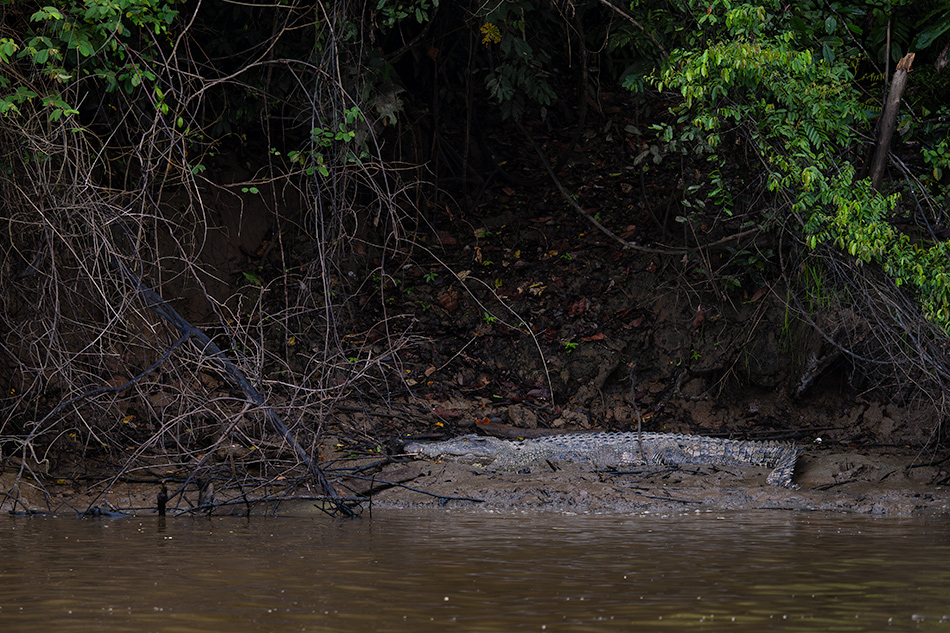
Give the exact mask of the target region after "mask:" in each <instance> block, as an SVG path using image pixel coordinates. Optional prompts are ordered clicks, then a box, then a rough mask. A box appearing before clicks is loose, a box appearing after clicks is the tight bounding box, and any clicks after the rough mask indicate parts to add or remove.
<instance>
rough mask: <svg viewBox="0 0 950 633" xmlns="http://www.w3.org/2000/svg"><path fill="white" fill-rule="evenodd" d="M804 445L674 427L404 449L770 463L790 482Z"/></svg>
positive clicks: (484, 456)
mask: <svg viewBox="0 0 950 633" xmlns="http://www.w3.org/2000/svg"><path fill="white" fill-rule="evenodd" d="M801 450H802V449H801V448H799V447H797V446H795V445H794V444H788V443H784V442H746V441H741V440H724V439H718V438H713V437H704V436H702V435H680V434H675V433H569V434H564V435H549V436H546V437H540V438H536V439H530V440H521V441H509V440H500V439H498V438H494V437H485V436H480V435H463V436H461V437H457V438H454V439H451V440H446V441H444V442H412V443H410V444H408V445H406V452H407V453H410V454H412V455H413V456H415V457H416V458H418V459H431V460H450V461H459V462H462V463H467V464H475V465H478V466H483V467H485V468H487V469H488V470H493V471H523V470H530V469H531V468H532V467H536V466H546V465H547V464H550V465H553V466H556V465H557V464H558V463H573V464H578V465H580V466H585V467H588V468H592V469H611V468H623V467H626V466H643V465H648V464H665V465H671V466H681V465H687V464H693V465H715V466H766V467H768V468H773V469H774V470H773V471H772V472H771V473H769V476H768V478H767V479H766V481H767V482H768V483H770V484H772V485H774V486H785V487H786V488H797V487H798V486H797V485H796V484H794V483H792V474H793V473H794V471H795V462H796V460H797V459H798V455H799V454H800V453H801Z"/></svg>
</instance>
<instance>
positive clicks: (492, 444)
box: [406, 435, 507, 466]
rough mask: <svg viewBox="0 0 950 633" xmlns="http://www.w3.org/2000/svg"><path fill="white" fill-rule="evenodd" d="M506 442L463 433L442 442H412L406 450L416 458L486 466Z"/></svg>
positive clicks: (499, 452) (493, 459) (407, 445)
mask: <svg viewBox="0 0 950 633" xmlns="http://www.w3.org/2000/svg"><path fill="white" fill-rule="evenodd" d="M506 446H507V443H506V442H505V441H504V440H500V439H498V438H496V437H484V436H482V435H463V436H461V437H456V438H454V439H451V440H446V441H444V442H412V443H409V444H406V452H407V453H409V454H410V455H412V456H413V457H415V458H416V459H431V460H442V459H451V460H452V461H454V462H461V463H463V464H478V465H480V466H487V465H488V464H491V463H492V462H493V461H495V460H496V459H497V458H498V456H499V455H500V454H501V452H502V451H503V450H504V449H505V447H506Z"/></svg>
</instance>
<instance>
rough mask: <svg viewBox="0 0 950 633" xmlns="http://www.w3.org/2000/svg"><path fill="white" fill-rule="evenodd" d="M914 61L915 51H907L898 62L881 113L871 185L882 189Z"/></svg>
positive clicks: (872, 164) (872, 161) (872, 165)
mask: <svg viewBox="0 0 950 633" xmlns="http://www.w3.org/2000/svg"><path fill="white" fill-rule="evenodd" d="M913 63H914V53H907V54H906V55H904V57H903V58H902V59H901V60H900V61H899V62H897V69H896V70H895V71H894V78H893V79H891V89H890V90H889V91H888V93H887V102H886V103H885V104H884V113H883V114H882V115H881V129H880V132H879V134H878V137H877V147H876V148H875V150H874V158H873V159H872V160H871V186H872V187H874V188H875V189H880V187H881V180H882V179H883V178H884V165H885V164H886V163H887V152H888V149H889V148H890V146H891V137H892V136H894V127H895V126H896V125H897V112H898V111H899V110H900V105H901V96H903V94H904V88H905V87H906V86H907V74H908V72H909V71H910V67H911V64H913Z"/></svg>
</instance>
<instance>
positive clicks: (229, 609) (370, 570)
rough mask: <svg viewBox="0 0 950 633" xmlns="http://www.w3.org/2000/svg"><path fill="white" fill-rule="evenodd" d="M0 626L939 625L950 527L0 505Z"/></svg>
mask: <svg viewBox="0 0 950 633" xmlns="http://www.w3.org/2000/svg"><path fill="white" fill-rule="evenodd" d="M0 552H2V556H0V631H3V632H4V633H8V632H12V631H17V632H19V631H44V632H46V631H56V632H59V633H65V632H70V631H103V630H108V631H136V632H140V631H168V632H179V631H180V632H187V631H215V632H219V631H227V632H228V633H243V632H245V631H255V632H261V631H264V632H266V631H275V632H277V631H279V632H284V631H359V632H376V631H394V632H398V631H407V632H410V631H411V632H413V633H415V632H421V631H440V632H442V631H478V632H493V631H522V630H524V631H597V632H603V631H632V630H636V631H680V630H684V629H694V628H699V629H701V630H704V631H718V630H722V631H762V630H771V629H775V630H782V631H805V630H807V631H880V630H882V629H884V628H886V627H889V628H890V629H892V630H908V629H911V630H913V629H918V628H919V629H920V630H930V629H937V628H938V627H939V628H940V630H946V628H945V627H946V626H947V625H946V623H944V624H940V618H941V617H943V616H948V615H950V564H948V561H950V525H948V524H947V523H946V522H943V523H931V524H927V523H923V522H919V521H918V522H914V521H903V520H901V521H899V520H885V519H867V518H854V517H846V516H840V515H838V516H830V515H817V514H807V513H780V512H771V513H764V512H754V513H753V512H749V513H732V514H721V513H720V514H710V513H702V514H688V515H679V516H669V517H651V516H646V517H645V516H632V517H618V516H564V515H537V514H534V515H525V516H521V515H493V514H467V513H451V512H431V513H423V514H419V513H416V514H412V513H408V512H404V511H402V512H386V513H381V512H377V513H376V514H375V515H374V517H373V518H372V519H369V518H366V517H364V518H362V519H358V520H353V521H333V520H329V519H326V518H324V517H322V516H319V517H298V518H287V517H284V518H277V519H273V518H272V519H252V520H244V519H234V518H212V519H174V520H173V519H169V520H168V521H167V522H162V521H160V520H159V519H128V520H101V519H95V520H76V519H67V518H56V519H53V518H33V519H29V518H24V517H0Z"/></svg>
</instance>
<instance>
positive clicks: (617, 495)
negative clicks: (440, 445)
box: [374, 447, 950, 517]
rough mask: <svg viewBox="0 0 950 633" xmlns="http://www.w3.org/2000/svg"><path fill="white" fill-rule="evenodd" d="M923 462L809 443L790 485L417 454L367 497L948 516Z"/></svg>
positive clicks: (755, 473) (594, 508)
mask: <svg viewBox="0 0 950 633" xmlns="http://www.w3.org/2000/svg"><path fill="white" fill-rule="evenodd" d="M929 462H930V457H929V456H927V455H923V454H921V453H920V452H919V451H914V450H911V449H898V448H866V449H842V448H835V447H809V448H808V449H806V450H805V452H804V454H803V455H802V457H801V458H800V459H799V465H798V468H797V469H796V475H795V481H796V482H797V483H798V484H800V486H801V488H799V489H797V490H788V489H784V488H778V487H775V486H769V485H767V484H765V477H766V475H767V474H768V470H767V469H764V468H747V469H738V468H714V467H702V468H696V469H694V468H684V469H675V470H668V469H665V468H659V467H654V468H645V469H643V470H642V472H631V473H627V474H612V473H609V472H603V473H592V472H582V471H569V470H562V471H559V472H543V473H530V474H514V473H487V472H484V471H479V470H477V469H476V468H474V467H471V466H465V465H460V464H452V463H432V462H415V463H410V464H396V465H392V466H390V467H388V468H387V469H386V470H384V471H383V472H382V473H381V474H380V477H381V478H383V479H388V480H390V481H401V482H404V483H405V484H406V485H408V486H411V487H412V488H414V489H415V490H410V489H408V488H401V487H396V488H392V489H389V490H386V491H384V492H380V493H379V494H377V495H376V496H375V497H374V503H376V504H379V505H383V506H387V507H390V506H395V507H418V506H435V505H441V504H446V505H449V506H451V507H478V508H483V509H486V510H496V509H508V510H510V509H522V510H531V511H558V512H633V513H636V512H644V513H645V512H668V511H686V510H690V509H693V508H696V509H699V508H702V509H717V510H727V509H729V510H735V509H766V508H767V509H775V510H800V511H823V510H824V511H837V512H853V513H860V514H876V515H887V516H924V517H934V516H944V517H945V516H950V479H948V477H950V473H948V470H947V466H946V462H944V463H942V464H940V465H925V464H927V463H929ZM417 491H424V493H425V494H422V493H420V492H417ZM431 495H438V496H431ZM459 498H464V499H459ZM465 499H478V500H480V501H470V500H465Z"/></svg>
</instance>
